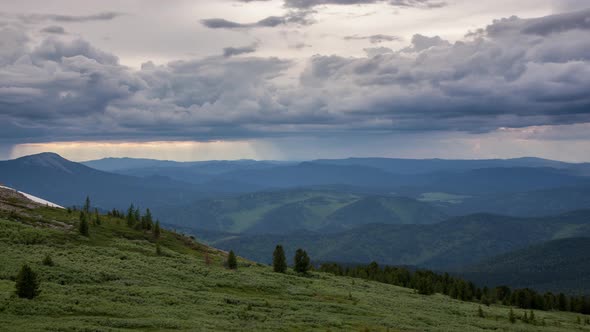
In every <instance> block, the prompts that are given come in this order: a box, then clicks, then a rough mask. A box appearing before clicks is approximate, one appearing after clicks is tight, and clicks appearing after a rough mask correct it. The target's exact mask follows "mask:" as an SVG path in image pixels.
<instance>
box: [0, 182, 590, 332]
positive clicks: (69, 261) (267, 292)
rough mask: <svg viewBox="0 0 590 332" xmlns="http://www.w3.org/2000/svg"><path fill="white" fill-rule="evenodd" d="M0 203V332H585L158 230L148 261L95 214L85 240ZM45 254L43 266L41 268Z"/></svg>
mask: <svg viewBox="0 0 590 332" xmlns="http://www.w3.org/2000/svg"><path fill="white" fill-rule="evenodd" d="M0 201H1V202H2V203H3V204H4V205H5V206H11V207H12V208H11V211H12V213H11V212H9V211H8V209H5V208H3V209H1V210H0V240H1V241H0V250H1V251H2V253H3V254H2V255H1V256H0V330H5V331H7V330H10V331H47V330H60V331H74V330H98V331H107V330H109V331H130V330H138V331H139V330H142V331H144V330H168V331H174V330H223V331H233V330H236V331H237V330H256V331H262V330H264V331H289V330H306V331H314V330H319V331H325V330H326V329H329V330H348V331H349V330H373V331H385V330H428V331H451V330H470V331H484V330H490V329H494V330H504V331H570V330H578V331H579V330H582V331H590V326H583V325H578V324H577V323H576V318H577V317H578V316H579V315H578V314H572V313H565V312H542V311H537V312H536V316H537V319H538V320H539V321H543V322H544V324H545V326H542V325H531V324H524V323H522V322H520V321H518V322H517V323H515V324H511V323H510V322H509V321H508V318H507V317H508V316H507V314H508V308H506V307H502V306H497V305H492V306H491V307H489V308H488V307H486V308H484V311H485V315H486V317H485V318H480V317H477V308H478V304H476V303H469V302H460V301H457V300H452V299H450V298H448V297H446V296H443V295H432V296H424V295H419V294H416V293H415V292H413V291H412V290H410V289H406V288H400V287H396V286H392V285H387V284H382V283H377V282H370V281H364V280H359V279H351V278H347V277H336V276H332V275H329V274H325V273H312V274H311V275H310V276H308V277H304V276H298V275H295V274H293V273H291V272H290V273H288V274H284V275H283V274H277V273H273V272H272V270H271V269H270V268H269V267H266V266H263V265H259V264H256V263H253V262H250V261H247V260H243V259H240V260H239V267H238V270H236V271H231V270H227V269H225V268H224V267H223V261H224V259H225V253H224V252H221V251H219V250H216V249H213V248H210V247H207V246H204V245H201V244H198V243H196V242H194V241H192V240H191V239H190V238H188V237H185V236H182V235H179V234H176V233H172V232H167V231H165V232H163V233H162V236H161V238H160V240H159V241H158V242H159V244H160V245H161V248H162V254H161V255H157V254H156V243H155V242H156V241H155V240H154V237H153V236H152V235H151V233H146V232H144V231H137V230H133V229H130V228H128V227H127V226H126V225H125V223H124V221H121V220H118V219H116V218H111V217H107V216H102V218H103V222H102V223H101V224H100V225H92V226H91V229H90V237H89V238H86V237H83V236H80V235H79V234H78V233H77V231H76V219H77V215H75V214H68V212H67V211H66V210H61V209H54V208H47V207H41V206H39V205H36V204H34V203H31V201H28V200H26V198H24V196H14V192H12V191H9V192H6V191H3V190H0ZM46 255H50V256H51V257H52V260H53V262H54V265H53V266H47V265H44V264H42V263H41V261H42V260H43V258H44V257H45V256H46ZM205 256H208V257H209V260H210V263H209V264H206V259H205ZM23 263H28V264H30V265H31V267H32V268H33V270H34V271H37V273H38V275H39V277H40V279H41V294H40V296H39V297H37V298H35V299H33V300H27V299H20V298H17V297H16V296H15V295H14V284H15V283H14V281H13V278H14V276H15V275H16V273H17V272H18V270H19V268H20V267H21V265H22V264H23ZM392 309H394V310H392Z"/></svg>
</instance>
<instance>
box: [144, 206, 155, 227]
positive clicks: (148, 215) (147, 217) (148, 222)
mask: <svg viewBox="0 0 590 332" xmlns="http://www.w3.org/2000/svg"><path fill="white" fill-rule="evenodd" d="M153 223H154V220H153V217H152V211H150V209H146V210H145V217H144V226H143V227H144V229H147V230H149V229H150V228H151V225H152V224H153Z"/></svg>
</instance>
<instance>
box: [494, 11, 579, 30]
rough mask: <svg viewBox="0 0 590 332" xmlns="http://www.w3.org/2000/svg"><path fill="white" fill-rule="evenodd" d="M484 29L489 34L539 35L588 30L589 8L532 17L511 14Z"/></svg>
mask: <svg viewBox="0 0 590 332" xmlns="http://www.w3.org/2000/svg"><path fill="white" fill-rule="evenodd" d="M485 30H486V32H487V33H488V34H489V35H501V34H507V33H510V32H512V33H521V34H532V35H540V36H547V35H550V34H553V33H561V32H567V31H570V30H590V9H585V10H581V11H576V12H570V13H564V14H557V15H552V16H547V17H542V18H534V19H521V18H519V17H517V16H512V17H509V18H504V19H501V20H496V21H494V23H493V24H492V25H489V26H488V27H487V28H486V29H485Z"/></svg>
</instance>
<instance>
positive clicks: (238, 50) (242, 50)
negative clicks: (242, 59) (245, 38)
mask: <svg viewBox="0 0 590 332" xmlns="http://www.w3.org/2000/svg"><path fill="white" fill-rule="evenodd" d="M257 49H258V44H256V43H254V44H251V45H248V46H242V47H225V48H224V49H223V56H224V57H230V56H234V55H240V54H247V53H254V52H256V50H257Z"/></svg>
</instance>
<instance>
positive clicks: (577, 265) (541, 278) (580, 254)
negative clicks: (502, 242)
mask: <svg viewBox="0 0 590 332" xmlns="http://www.w3.org/2000/svg"><path fill="white" fill-rule="evenodd" d="M461 275H463V276H464V277H465V278H467V279H469V280H473V281H475V282H478V283H480V284H483V285H510V286H513V287H529V288H533V289H537V290H544V291H553V292H557V291H566V292H570V293H574V294H576V293H577V294H589V293H590V289H589V286H588V285H590V237H578V238H566V239H559V240H553V241H548V242H545V243H541V244H537V245H533V246H531V247H528V248H524V249H520V250H516V251H513V252H509V253H506V254H503V255H500V256H497V257H493V258H491V259H488V260H485V261H483V262H481V263H479V264H476V265H474V266H471V267H468V268H465V269H464V270H463V271H462V272H461Z"/></svg>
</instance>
